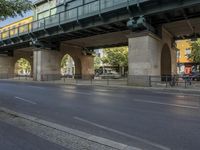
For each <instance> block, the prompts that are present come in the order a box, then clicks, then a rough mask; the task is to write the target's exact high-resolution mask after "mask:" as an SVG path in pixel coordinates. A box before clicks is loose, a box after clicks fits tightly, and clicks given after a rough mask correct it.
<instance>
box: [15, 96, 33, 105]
mask: <svg viewBox="0 0 200 150" xmlns="http://www.w3.org/2000/svg"><path fill="white" fill-rule="evenodd" d="M15 99H18V100H21V101H24V102H27V103H30V104H33V105H35V104H36V103H35V102H33V101H31V100H28V99H24V98H21V97H17V96H15Z"/></svg>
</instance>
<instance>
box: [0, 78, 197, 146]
mask: <svg viewBox="0 0 200 150" xmlns="http://www.w3.org/2000/svg"><path fill="white" fill-rule="evenodd" d="M0 106H3V107H6V108H9V109H12V110H14V111H17V112H20V113H25V114H28V115H32V116H36V117H39V118H41V119H44V120H47V121H51V122H56V123H59V124H62V125H65V126H67V127H71V128H74V129H78V130H81V131H85V132H87V133H91V134H94V135H97V136H101V137H104V138H108V139H111V140H114V141H118V142H122V143H125V144H129V145H132V146H136V147H140V148H143V149H147V150H167V149H172V150H198V149H199V148H200V93H190V94H186V93H185V94H184V93H179V92H174V93H168V92H166V91H162V90H157V91H155V90H142V89H140V90H139V89H125V88H109V87H107V88H106V87H91V86H62V85H57V86H56V85H47V84H28V83H27V84H25V83H13V82H5V81H4V82H3V81H0Z"/></svg>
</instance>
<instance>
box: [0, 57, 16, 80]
mask: <svg viewBox="0 0 200 150" xmlns="http://www.w3.org/2000/svg"><path fill="white" fill-rule="evenodd" d="M13 64H14V60H13V57H10V56H3V55H2V56H0V78H1V79H4V78H5V79H6V78H12V77H14V65H13Z"/></svg>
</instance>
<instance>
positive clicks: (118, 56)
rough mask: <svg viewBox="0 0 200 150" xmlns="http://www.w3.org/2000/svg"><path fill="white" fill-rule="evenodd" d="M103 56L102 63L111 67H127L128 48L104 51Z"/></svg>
mask: <svg viewBox="0 0 200 150" xmlns="http://www.w3.org/2000/svg"><path fill="white" fill-rule="evenodd" d="M104 53H105V56H104V57H103V58H102V62H103V63H105V64H109V65H112V66H127V65H128V47H115V48H106V49H104Z"/></svg>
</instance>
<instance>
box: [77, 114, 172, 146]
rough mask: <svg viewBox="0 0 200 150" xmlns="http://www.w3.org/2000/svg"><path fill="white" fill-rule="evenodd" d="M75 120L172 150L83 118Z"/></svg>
mask: <svg viewBox="0 0 200 150" xmlns="http://www.w3.org/2000/svg"><path fill="white" fill-rule="evenodd" d="M74 119H75V120H78V121H82V122H84V123H87V124H90V125H93V126H95V127H98V128H101V129H104V130H107V131H110V132H113V133H116V134H119V135H121V136H125V137H128V138H131V139H134V140H137V141H139V142H143V143H145V144H148V145H151V146H153V147H157V148H160V149H161V150H170V148H168V147H165V146H163V145H160V144H157V143H153V142H151V141H149V140H146V139H143V138H140V137H137V136H133V135H130V134H127V133H125V132H121V131H118V130H115V129H112V128H108V127H106V126H103V125H100V124H97V123H94V122H91V121H88V120H85V119H82V118H79V117H74Z"/></svg>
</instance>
